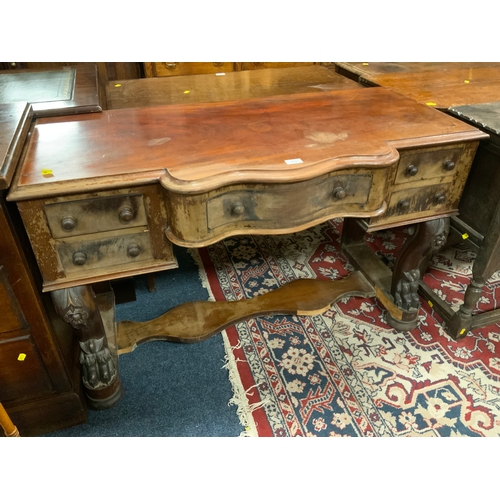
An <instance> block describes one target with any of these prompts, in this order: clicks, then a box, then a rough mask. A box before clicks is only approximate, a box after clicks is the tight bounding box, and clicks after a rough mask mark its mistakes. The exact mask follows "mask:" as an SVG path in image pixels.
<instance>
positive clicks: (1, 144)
mask: <svg viewBox="0 0 500 500" xmlns="http://www.w3.org/2000/svg"><path fill="white" fill-rule="evenodd" d="M99 88H100V85H99V78H98V71H97V68H96V65H95V64H75V65H69V66H52V67H43V66H42V67H41V68H40V69H38V70H37V69H34V68H29V69H19V68H18V69H16V70H14V71H12V70H8V71H2V72H0V102H1V103H2V104H0V113H1V118H0V123H1V127H0V131H1V135H0V161H1V164H0V188H1V190H2V191H1V200H0V230H1V235H2V236H1V238H0V305H1V307H2V315H1V317H0V401H2V403H3V404H4V406H5V409H6V410H7V411H8V412H9V414H10V415H12V418H14V419H15V421H16V423H17V425H18V427H19V430H20V431H21V433H22V434H23V435H24V436H31V435H39V434H45V433H47V432H52V431H54V430H57V429H60V428H63V427H69V426H72V425H75V424H79V423H83V422H85V421H86V415H87V408H86V402H85V398H84V395H83V391H82V387H81V370H80V363H79V355H80V346H79V344H78V339H77V338H76V336H75V335H74V333H73V330H72V329H71V327H70V326H69V325H68V324H67V323H65V322H64V321H62V320H61V319H60V318H59V317H58V316H57V314H56V311H55V308H54V305H53V303H52V301H51V300H50V297H49V296H48V295H47V294H43V293H41V282H42V279H41V276H40V271H39V269H38V266H37V264H36V261H35V258H34V256H33V252H32V250H31V246H30V244H29V240H28V238H27V235H26V232H25V231H24V226H23V223H22V220H21V218H20V216H19V213H18V211H17V207H16V206H15V204H13V203H8V202H6V200H5V197H6V192H7V189H8V188H9V186H10V183H11V181H12V177H13V175H14V172H15V170H16V168H17V166H18V163H19V160H20V158H21V156H22V149H23V146H24V143H25V141H26V139H27V137H28V136H29V133H30V129H31V125H32V121H33V120H34V119H36V118H38V117H47V116H65V115H66V116H67V115H74V114H78V113H99V112H101V111H102V107H101V101H100V99H101V94H100V90H99Z"/></svg>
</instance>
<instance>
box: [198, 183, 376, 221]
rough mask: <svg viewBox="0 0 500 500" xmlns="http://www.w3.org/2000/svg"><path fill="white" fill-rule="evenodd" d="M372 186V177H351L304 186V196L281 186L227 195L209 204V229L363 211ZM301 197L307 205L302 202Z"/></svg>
mask: <svg viewBox="0 0 500 500" xmlns="http://www.w3.org/2000/svg"><path fill="white" fill-rule="evenodd" d="M371 184H372V176H371V175H369V174H364V175H359V174H347V175H336V176H332V177H329V178H327V179H325V180H324V182H322V183H321V184H318V185H316V183H309V184H306V183H304V184H302V186H301V187H299V188H298V189H299V190H300V193H299V192H295V191H296V190H295V189H293V190H290V188H287V189H283V188H282V187H281V186H279V185H276V186H273V188H272V189H269V188H267V189H263V188H260V189H259V188H255V189H252V190H251V191H249V190H238V189H236V190H231V191H229V192H223V193H220V194H219V195H217V196H214V197H212V198H210V199H209V200H207V221H208V228H209V229H215V228H218V227H220V226H224V225H226V224H234V223H235V222H240V223H243V222H249V221H253V222H268V223H272V221H276V223H277V224H279V223H280V222H279V221H285V220H287V221H289V222H291V221H294V222H298V223H301V222H302V221H305V220H308V219H311V218H312V217H314V216H315V215H316V214H317V213H318V211H321V210H328V209H332V210H334V211H335V210H341V211H343V212H344V211H345V212H347V211H349V210H352V209H354V210H360V209H361V207H362V206H363V205H364V204H365V203H366V202H367V201H368V195H369V193H370V188H371ZM295 187H296V188H297V187H298V185H296V186H295ZM299 194H300V198H301V199H302V200H303V202H298V199H299V198H297V196H298V195H299ZM306 200H307V202H306Z"/></svg>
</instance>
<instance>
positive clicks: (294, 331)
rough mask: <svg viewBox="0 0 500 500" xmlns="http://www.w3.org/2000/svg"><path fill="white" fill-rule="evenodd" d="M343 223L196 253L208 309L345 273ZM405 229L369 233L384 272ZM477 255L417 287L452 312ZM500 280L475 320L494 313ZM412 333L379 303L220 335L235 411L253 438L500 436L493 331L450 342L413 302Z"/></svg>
mask: <svg viewBox="0 0 500 500" xmlns="http://www.w3.org/2000/svg"><path fill="white" fill-rule="evenodd" d="M341 231H342V219H334V220H331V221H328V222H326V223H324V224H321V225H318V226H316V227H313V228H311V229H308V230H305V231H302V232H299V233H295V234H290V235H284V236H252V237H244V236H242V237H233V238H228V239H226V240H224V241H222V242H219V243H217V244H214V245H211V246H209V247H208V248H204V249H201V250H200V251H199V257H200V258H201V262H200V266H202V268H203V269H204V272H202V275H203V274H204V275H205V281H206V283H205V286H207V288H208V290H209V292H211V294H212V296H213V298H214V299H216V300H240V299H244V298H252V297H255V296H256V295H261V294H264V293H267V292H269V291H270V290H272V289H274V288H277V287H278V286H280V285H282V284H284V283H287V282H289V281H293V280H295V279H298V278H318V279H325V280H328V279H332V280H334V279H338V278H341V277H345V276H347V275H348V274H349V273H350V271H351V270H352V269H351V267H350V266H349V264H348V263H347V262H346V260H345V258H344V257H343V255H342V253H341V251H340V236H341ZM406 236H407V233H406V230H405V229H402V230H401V229H398V230H386V231H381V232H378V233H374V234H371V235H368V239H367V243H368V245H369V246H370V247H371V248H372V249H373V250H374V251H376V252H377V253H378V255H379V256H380V258H382V259H383V260H384V261H385V262H386V263H387V264H388V265H389V266H391V264H392V263H393V262H394V260H395V257H396V256H397V252H398V251H399V249H400V248H401V245H402V243H403V242H404V240H405V238H406ZM473 258H474V254H473V253H472V252H471V251H469V250H467V249H466V248H465V246H455V247H450V248H447V249H444V250H443V251H442V252H441V253H440V254H438V255H437V256H435V258H434V259H433V261H432V263H431V266H430V268H429V272H428V274H426V276H425V278H424V281H425V282H426V283H427V284H428V285H429V286H430V287H431V288H432V289H433V290H435V291H438V293H439V294H440V295H441V296H442V297H444V298H445V299H446V300H447V302H448V303H450V304H452V307H453V308H454V309H458V307H459V305H460V303H461V301H462V298H463V294H464V292H465V288H466V286H467V284H468V282H469V279H470V272H471V266H472V261H473ZM499 283H500V276H499V274H498V273H497V274H495V275H494V276H493V277H492V278H491V279H490V280H489V281H488V284H487V287H486V288H487V289H486V291H485V293H484V295H483V297H482V299H481V301H480V305H479V307H480V309H481V310H489V309H493V308H496V307H497V302H498V301H499V300H500V287H497V285H498V284H499ZM421 304H422V307H421V309H420V325H419V326H418V327H417V328H416V329H414V330H413V331H411V332H405V333H400V332H396V331H395V330H394V329H392V328H390V327H389V326H388V325H387V324H386V323H385V322H384V320H383V314H384V309H383V307H382V306H380V304H379V303H378V301H377V299H362V298H348V299H345V300H341V301H339V302H338V303H336V304H335V305H333V306H332V307H331V308H330V309H329V310H328V311H326V312H325V313H323V314H320V315H317V316H309V317H306V316H278V315H277V316H271V317H259V318H256V319H252V320H249V321H246V322H240V323H238V324H237V325H235V326H234V327H231V328H228V329H227V330H226V331H225V332H223V336H224V340H225V342H226V350H227V353H228V366H229V367H230V369H232V371H230V377H231V378H232V381H233V387H234V388H235V398H234V402H236V403H237V404H238V405H239V413H240V416H241V418H242V421H243V422H244V423H245V425H246V429H247V432H246V433H245V434H246V435H249V436H252V435H253V436H318V437H319V436H339V437H344V436H499V435H500V326H499V325H498V324H497V325H493V326H489V327H484V328H480V329H477V330H474V331H473V332H471V333H469V334H468V335H467V336H466V337H465V338H463V339H462V340H460V341H454V340H452V339H451V338H450V337H448V336H447V335H446V333H445V331H444V329H443V326H442V324H441V322H440V319H439V317H438V316H437V314H435V312H434V311H433V310H432V309H431V308H430V307H429V305H428V304H427V303H425V302H424V301H423V299H421Z"/></svg>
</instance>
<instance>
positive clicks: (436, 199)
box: [434, 193, 446, 204]
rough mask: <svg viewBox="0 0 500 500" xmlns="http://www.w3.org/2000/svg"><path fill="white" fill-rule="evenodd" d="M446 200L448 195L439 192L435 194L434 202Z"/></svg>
mask: <svg viewBox="0 0 500 500" xmlns="http://www.w3.org/2000/svg"><path fill="white" fill-rule="evenodd" d="M445 201H446V196H445V195H444V194H442V193H439V194H437V195H436V196H434V202H435V203H438V204H439V203H444V202H445Z"/></svg>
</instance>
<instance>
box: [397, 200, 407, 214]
mask: <svg viewBox="0 0 500 500" xmlns="http://www.w3.org/2000/svg"><path fill="white" fill-rule="evenodd" d="M409 208H410V202H409V201H408V200H399V201H398V209H399V211H400V212H403V211H407V210H408V209H409Z"/></svg>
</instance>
